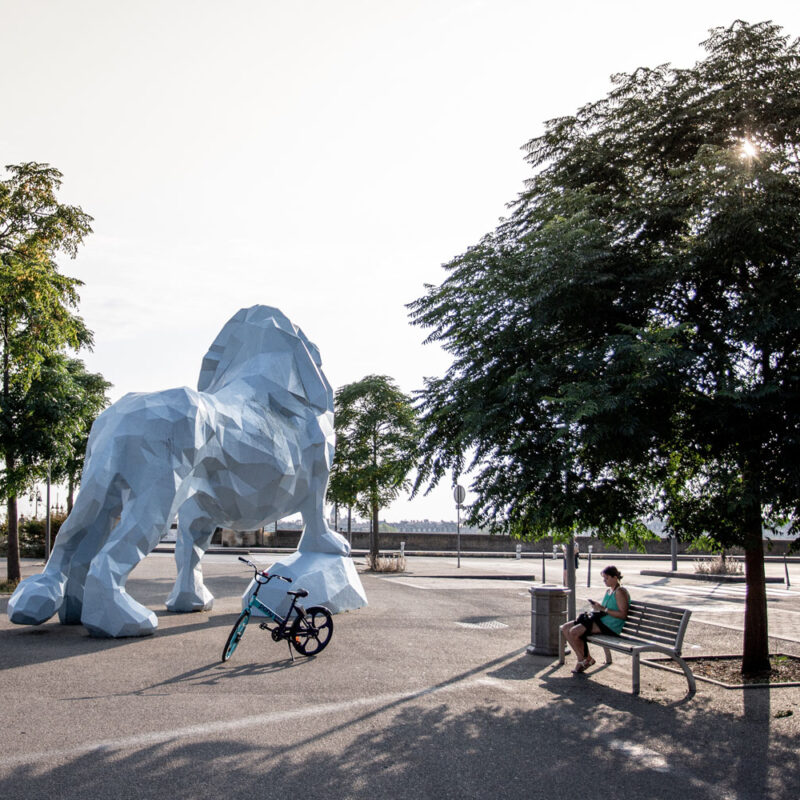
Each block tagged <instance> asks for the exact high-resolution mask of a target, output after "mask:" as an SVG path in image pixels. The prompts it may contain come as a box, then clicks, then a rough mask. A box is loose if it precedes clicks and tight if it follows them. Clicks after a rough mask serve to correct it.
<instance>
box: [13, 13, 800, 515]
mask: <svg viewBox="0 0 800 800" xmlns="http://www.w3.org/2000/svg"><path fill="white" fill-rule="evenodd" d="M737 18H740V19H745V20H747V21H748V22H757V21H761V20H765V19H771V20H773V21H774V22H776V23H778V24H780V25H782V26H783V27H784V29H785V31H786V33H788V34H791V35H792V36H799V35H800V4H799V3H797V2H796V0H793V1H792V2H788V1H787V0H780V1H779V2H770V1H769V0H762V1H761V2H758V3H756V2H752V0H751V2H736V0H726V2H716V1H715V0H712V1H710V2H704V0H693V2H685V1H684V0H676V1H675V2H672V3H658V4H655V3H644V2H641V0H638V2H633V1H630V2H629V1H628V0H619V1H618V2H615V0H606V2H603V3H599V2H597V0H594V2H587V1H585V0H574V1H573V2H572V3H560V4H552V3H547V4H545V3H536V2H531V1H530V0H528V1H527V2H525V1H524V0H486V2H483V1H482V0H224V2H223V0H135V2H134V1H133V0H68V1H67V0H0V167H2V165H5V164H14V163H19V162H22V161H40V162H47V163H50V164H52V165H53V166H55V167H57V168H58V169H59V170H61V172H63V173H64V184H63V187H62V192H61V195H60V198H61V199H62V200H63V201H64V202H70V203H74V204H77V205H80V206H81V207H82V208H83V209H84V211H86V212H87V213H89V214H91V215H92V216H93V217H94V220H95V221H94V225H93V228H94V233H93V234H92V235H91V236H90V237H89V238H88V239H87V241H86V244H85V245H84V247H83V248H82V249H81V251H80V253H79V255H78V258H77V259H76V260H75V261H70V260H69V259H67V258H64V259H62V261H61V267H62V271H63V272H64V273H65V274H67V275H72V276H75V277H78V278H80V279H81V280H82V281H84V283H85V286H84V287H83V289H82V291H81V298H82V302H81V307H80V313H81V314H82V316H83V317H84V319H85V320H86V323H87V324H88V326H89V327H90V328H91V329H92V330H93V331H94V334H95V347H94V351H93V352H84V353H83V354H82V357H83V358H84V360H85V361H86V363H87V366H88V367H89V369H91V370H93V371H98V372H101V373H103V375H104V376H105V377H106V379H107V380H109V381H111V382H112V383H113V384H114V389H113V390H112V397H113V399H117V398H119V397H120V396H121V395H122V394H124V393H125V392H128V391H156V390H160V389H166V388H169V387H173V386H179V385H191V386H194V385H195V384H196V381H197V374H198V371H199V367H200V360H201V358H202V356H203V355H204V353H205V351H206V349H207V348H208V345H209V344H210V343H211V341H212V340H213V338H214V336H215V335H216V333H217V332H218V331H219V329H220V328H221V327H222V325H223V324H224V322H225V321H226V320H227V319H228V318H229V317H230V316H231V315H232V314H233V313H235V312H236V311H237V310H238V309H239V308H241V307H243V306H250V305H253V304H255V303H263V304H266V305H273V306H277V307H279V308H280V309H281V310H283V311H284V312H285V313H286V314H287V315H288V316H289V317H290V318H291V319H292V320H293V321H294V322H295V323H296V324H298V325H299V326H300V327H302V328H303V330H304V331H305V333H306V334H307V335H308V336H309V338H310V339H311V340H312V341H314V342H315V343H316V344H317V345H318V346H319V348H320V351H321V353H322V358H323V367H324V369H325V372H326V374H327V376H328V379H329V380H330V382H331V384H332V385H333V386H334V388H336V387H338V386H341V385H343V384H345V383H349V382H351V381H356V380H359V379H360V378H362V377H364V376H365V375H367V374H370V373H380V374H387V375H390V376H392V377H393V378H394V379H395V380H396V381H397V382H398V383H399V385H400V386H401V388H402V389H403V390H404V391H406V392H409V393H410V392H412V391H413V390H415V389H419V388H421V387H422V383H423V376H431V375H440V374H442V373H443V372H444V370H445V369H446V368H447V366H448V363H449V362H448V358H447V356H446V354H444V353H443V352H442V351H441V350H439V349H438V348H436V347H434V346H430V345H427V346H423V344H422V340H423V338H424V335H425V334H424V332H423V331H422V330H420V329H417V328H413V327H411V326H410V325H409V324H408V317H407V310H406V308H405V304H406V303H408V302H410V301H412V300H414V299H416V298H417V297H419V296H420V295H421V294H423V292H424V284H425V283H434V284H436V283H440V282H441V281H442V280H443V278H444V275H445V273H444V272H443V270H442V269H441V264H443V263H445V262H447V261H449V260H450V259H451V258H453V257H454V256H456V255H458V254H459V253H461V252H463V251H464V250H466V249H467V248H468V247H469V246H471V245H473V244H475V243H476V242H477V241H478V240H479V239H480V238H481V237H482V236H483V235H484V234H485V233H487V232H489V231H491V230H493V229H494V228H495V226H496V224H497V221H498V219H499V218H500V217H501V216H502V215H503V214H504V213H505V205H506V204H507V203H508V202H510V201H511V200H513V199H514V198H515V197H516V195H517V194H518V192H519V191H520V190H521V189H522V184H523V181H524V179H525V178H526V177H528V176H529V170H528V168H527V165H526V164H525V162H524V160H523V156H522V152H521V150H520V148H521V146H522V145H523V144H524V143H525V142H526V141H528V140H529V139H531V138H533V137H534V136H536V135H537V134H538V133H540V132H541V131H542V123H543V121H545V120H547V119H550V118H553V117H557V116H561V115H565V114H571V113H573V112H574V111H575V110H576V109H577V108H578V107H579V106H581V105H583V104H584V103H586V102H590V101H592V100H596V99H599V98H600V97H602V96H604V95H605V94H606V92H607V91H608V89H609V88H610V81H609V76H610V75H611V74H613V73H617V72H628V71H632V70H634V69H636V68H637V67H639V66H655V65H657V64H661V63H664V62H667V61H669V62H671V63H673V64H675V65H677V66H689V65H690V64H692V63H694V62H695V61H696V60H697V59H698V58H701V57H702V50H701V48H700V47H699V43H700V42H701V41H702V40H704V39H705V38H706V35H707V31H708V29H709V28H711V27H715V26H720V25H729V24H730V23H731V22H732V21H733V20H735V19H737ZM469 500H470V495H469V494H468V496H467V501H468V502H469ZM382 517H384V518H386V519H388V520H390V521H391V520H399V519H422V518H429V519H452V518H454V517H455V512H454V507H453V501H452V497H451V488H450V486H449V485H447V486H442V487H441V488H440V489H439V490H436V491H435V492H433V493H432V494H431V495H430V496H428V497H427V498H418V499H415V500H414V501H411V502H409V501H408V500H407V499H406V498H405V497H403V498H401V499H400V500H398V501H397V502H396V503H395V504H394V505H393V506H392V507H391V508H389V509H386V510H385V512H384V513H383V514H382Z"/></svg>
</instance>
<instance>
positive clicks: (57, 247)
mask: <svg viewBox="0 0 800 800" xmlns="http://www.w3.org/2000/svg"><path fill="white" fill-rule="evenodd" d="M6 170H7V171H8V177H7V178H6V179H5V180H0V369H2V386H0V457H2V459H3V472H2V475H1V476H0V493H1V494H2V496H3V498H4V499H5V500H6V504H7V512H8V578H9V580H18V579H19V577H20V564H19V546H18V531H17V496H18V495H19V494H20V493H21V492H23V491H24V490H25V488H26V487H27V486H28V485H30V482H31V480H32V479H33V478H34V477H35V476H36V467H37V464H38V463H39V462H40V461H41V456H40V454H38V453H37V452H36V450H35V448H33V449H32V445H33V443H32V441H31V440H30V438H29V437H28V435H27V433H28V432H29V429H28V428H26V426H27V425H28V423H29V421H30V416H29V415H27V410H29V407H28V406H26V400H29V399H32V398H33V397H34V395H35V392H34V395H32V394H31V389H32V387H34V383H35V381H37V379H39V377H40V375H41V374H42V367H43V364H44V363H45V361H46V360H47V359H48V358H49V357H51V356H53V355H54V354H56V353H60V352H62V351H63V350H64V349H65V348H67V347H69V348H73V349H77V348H79V347H81V346H84V345H89V344H90V343H91V334H90V333H89V331H88V330H87V329H86V327H85V325H84V323H83V320H82V319H81V318H80V317H79V316H78V315H77V314H76V313H75V310H76V308H77V304H78V294H77V288H78V286H79V285H80V281H78V280H76V279H74V278H70V277H67V276H65V275H62V274H61V272H60V271H59V268H58V264H57V263H56V260H55V259H56V257H57V255H58V254H59V253H63V254H66V255H69V256H71V257H74V256H75V255H76V253H77V249H78V246H79V245H80V244H81V242H82V241H83V239H84V237H85V236H86V235H87V234H88V233H90V231H91V227H90V223H91V217H89V216H88V215H87V214H85V213H84V212H83V211H82V210H81V209H80V208H78V207H77V206H70V205H65V204H62V203H60V202H59V201H58V199H57V197H56V192H57V190H58V189H59V188H60V186H61V177H62V176H61V173H60V172H59V171H58V170H56V169H54V168H52V167H50V166H48V165H46V164H37V163H25V164H19V165H12V166H7V167H6ZM26 409H27V410H26Z"/></svg>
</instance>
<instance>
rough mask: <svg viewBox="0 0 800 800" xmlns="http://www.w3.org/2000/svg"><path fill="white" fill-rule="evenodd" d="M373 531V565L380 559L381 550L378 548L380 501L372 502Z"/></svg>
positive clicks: (371, 550)
mask: <svg viewBox="0 0 800 800" xmlns="http://www.w3.org/2000/svg"><path fill="white" fill-rule="evenodd" d="M371 528H372V530H371V531H370V537H369V554H370V557H371V558H372V560H373V563H374V562H375V561H376V560H377V558H378V553H379V551H380V548H379V547H378V501H377V500H373V501H372V526H371Z"/></svg>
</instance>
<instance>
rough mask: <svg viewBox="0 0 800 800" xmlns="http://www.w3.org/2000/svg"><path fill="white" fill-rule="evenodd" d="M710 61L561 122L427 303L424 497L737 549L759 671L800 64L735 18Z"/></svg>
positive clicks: (638, 85) (783, 498)
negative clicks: (469, 476)
mask: <svg viewBox="0 0 800 800" xmlns="http://www.w3.org/2000/svg"><path fill="white" fill-rule="evenodd" d="M704 47H705V50H706V57H705V58H704V59H703V60H702V61H700V62H698V63H697V64H695V65H694V66H693V67H691V68H689V69H678V68H675V67H672V66H670V65H662V66H659V67H656V68H652V69H650V68H642V69H638V70H636V71H635V72H634V73H632V74H622V75H617V76H614V77H613V88H612V90H611V91H610V92H609V94H608V95H607V96H606V97H604V98H603V99H601V100H599V101H597V102H594V103H590V104H588V105H586V106H584V107H583V108H581V109H579V111H578V112H577V113H576V114H575V115H573V116H568V117H563V118H559V119H555V120H551V121H550V122H548V123H547V124H546V126H545V132H544V133H543V134H542V135H541V136H538V137H536V138H535V139H533V140H531V141H530V142H529V143H528V144H527V145H526V147H525V151H526V155H527V160H528V162H529V163H530V165H531V167H532V168H533V170H534V174H533V177H532V178H531V179H530V180H529V181H528V184H527V186H526V188H525V190H524V191H523V192H522V194H521V195H520V196H519V198H518V199H517V201H516V202H515V203H513V204H512V206H511V208H510V214H509V216H508V218H507V219H505V220H503V221H502V222H501V224H500V225H499V227H498V228H497V230H495V231H494V232H492V233H490V234H489V235H487V236H486V237H485V238H484V239H483V240H482V241H481V242H480V243H478V244H477V245H475V246H474V247H472V248H470V249H469V250H468V251H467V252H465V253H464V254H463V255H461V256H459V257H457V258H455V259H454V260H453V261H452V262H450V263H449V264H448V265H446V269H447V270H448V272H449V275H448V276H447V278H446V280H445V281H444V282H443V283H442V284H441V285H440V286H429V287H427V292H426V295H425V296H424V297H422V298H420V299H419V300H417V301H416V302H415V303H413V304H412V305H411V314H412V318H413V321H414V323H415V324H417V325H420V326H423V327H427V328H429V329H430V330H431V332H430V334H429V337H428V339H429V341H437V342H440V343H441V344H442V346H443V347H444V348H445V349H446V350H448V351H449V352H450V353H451V354H452V355H453V363H452V366H451V367H450V369H449V370H448V371H447V373H446V374H445V375H444V376H443V377H441V378H434V379H430V380H428V381H426V385H425V389H424V391H423V392H422V393H421V396H420V409H421V414H422V421H423V426H424V435H423V438H422V445H421V451H422V460H421V470H420V484H419V485H423V484H424V483H425V482H434V483H435V482H436V481H437V480H439V479H440V478H441V477H442V476H443V475H444V474H446V473H447V472H448V471H449V470H456V471H459V472H460V471H462V470H463V469H464V468H465V467H467V466H470V465H471V466H472V467H473V468H475V469H476V470H477V472H476V477H475V479H474V481H473V485H472V488H473V490H474V491H475V493H476V496H477V499H476V501H475V503H474V504H473V507H472V512H473V516H474V517H475V518H477V519H478V520H479V521H481V522H483V523H484V524H489V525H494V526H496V527H505V528H510V529H511V530H512V531H514V532H516V533H518V534H520V535H527V536H538V535H543V534H545V533H547V532H550V531H553V530H566V529H570V528H571V527H575V526H577V527H579V528H584V529H587V528H593V529H595V530H596V531H597V532H598V533H600V535H602V536H604V537H606V538H615V537H616V538H627V539H632V540H634V541H636V540H638V539H639V538H640V537H641V536H642V535H643V534H644V528H643V523H644V521H645V520H646V519H647V518H648V517H649V516H655V515H658V516H661V517H662V518H664V519H665V521H666V523H667V529H668V530H671V531H674V532H676V533H677V534H679V535H680V536H682V537H684V538H691V537H695V536H699V535H702V534H703V533H707V534H710V535H711V536H713V537H714V539H715V540H716V541H717V542H718V543H720V544H721V545H725V546H731V545H741V546H742V547H744V549H745V553H746V562H747V578H748V584H749V587H748V602H747V610H746V631H745V654H744V663H745V669H746V670H747V671H752V670H753V669H757V668H759V667H760V666H763V665H764V663H765V659H766V658H767V649H766V648H767V639H766V631H767V628H766V599H765V594H764V582H763V551H762V525H763V524H765V523H766V524H768V525H769V524H778V523H782V522H786V521H790V522H791V523H792V524H793V525H794V526H796V524H797V521H798V519H800V353H798V344H799V343H800V237H799V236H798V233H799V232H800V231H799V230H798V229H799V228H800V152H798V147H799V146H800V49H799V47H798V42H797V41H793V40H790V39H789V37H787V36H785V35H783V33H782V32H781V29H780V28H779V27H778V26H776V25H773V24H771V23H759V24H755V25H750V24H747V23H745V22H742V21H737V22H735V23H734V24H733V25H731V26H730V27H728V28H716V29H713V30H712V31H711V33H710V37H709V38H708V40H707V41H706V42H704ZM795 529H796V528H793V530H795Z"/></svg>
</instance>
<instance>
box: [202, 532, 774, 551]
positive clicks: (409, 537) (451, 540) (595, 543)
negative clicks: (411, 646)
mask: <svg viewBox="0 0 800 800" xmlns="http://www.w3.org/2000/svg"><path fill="white" fill-rule="evenodd" d="M343 535H344V536H345V537H347V534H346V533H343ZM214 539H215V541H214V543H215V544H221V545H223V546H227V547H282V548H288V549H295V548H296V547H297V543H298V542H299V541H300V531H296V530H278V531H277V532H275V531H271V530H265V531H261V532H259V531H255V532H247V533H239V532H235V531H223V532H222V533H221V534H220V532H217V534H216V535H215V537H214ZM456 539H457V536H456V534H455V533H388V532H381V534H380V547H381V550H399V549H400V543H401V542H405V549H406V550H410V551H412V550H423V551H441V550H446V551H454V550H456V549H457V541H456ZM351 544H352V546H353V548H354V549H356V550H368V549H369V533H365V532H363V531H358V532H353V533H352V534H351ZM518 544H521V545H522V552H523V553H541V552H542V551H544V552H547V553H552V552H553V540H552V539H550V538H547V539H539V540H538V541H536V542H518V541H517V540H516V539H512V538H510V537H508V536H491V535H489V534H483V533H462V534H461V551H462V552H465V553H469V552H482V553H513V552H514V551H515V550H516V547H517V545H518ZM590 544H591V545H592V549H593V553H594V554H595V555H598V554H613V553H636V552H639V551H637V550H633V549H630V548H623V549H620V548H618V547H614V546H613V545H609V544H606V543H604V542H601V541H600V540H599V539H594V538H588V537H579V538H578V547H579V548H580V552H581V553H582V554H583V555H586V553H587V547H588V545H590ZM788 546H789V542H787V541H777V542H773V543H771V546H770V543H768V542H765V543H764V552H765V553H766V554H767V555H772V556H782V555H783V554H784V553H786V551H787V549H788ZM559 549H560V547H559ZM645 552H646V553H651V554H660V555H669V553H670V543H669V540H667V539H654V540H652V541H649V542H647V543H646V545H645ZM728 552H729V553H730V554H731V555H741V554H742V551H741V550H740V549H738V548H733V549H731V550H729V551H728ZM678 553H679V554H681V555H684V554H688V555H703V552H702V551H691V552H690V551H688V550H687V546H686V545H685V544H683V543H682V542H679V543H678Z"/></svg>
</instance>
